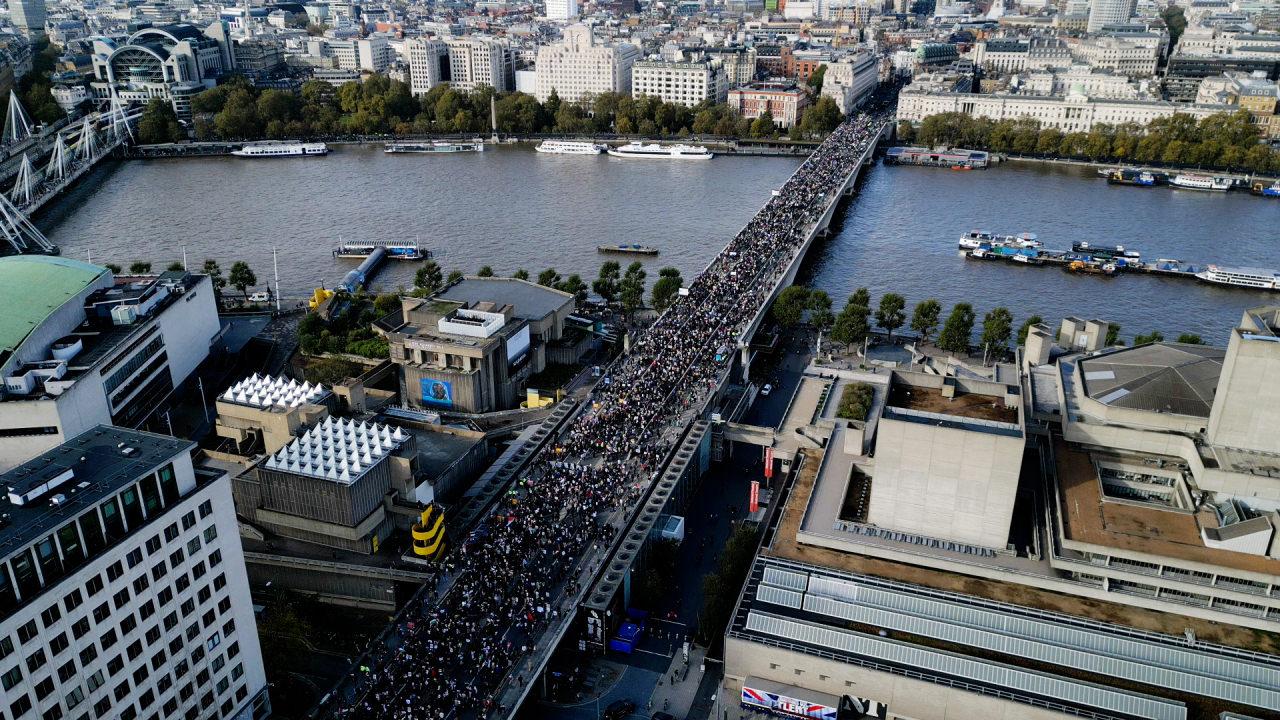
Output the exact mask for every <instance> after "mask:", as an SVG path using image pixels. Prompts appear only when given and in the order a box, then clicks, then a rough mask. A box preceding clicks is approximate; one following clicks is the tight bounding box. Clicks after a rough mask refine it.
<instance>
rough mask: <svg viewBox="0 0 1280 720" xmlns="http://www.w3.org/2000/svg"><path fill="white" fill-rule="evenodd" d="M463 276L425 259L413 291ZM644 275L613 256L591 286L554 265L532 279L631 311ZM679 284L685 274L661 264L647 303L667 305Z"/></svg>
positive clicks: (521, 272) (521, 276)
mask: <svg viewBox="0 0 1280 720" xmlns="http://www.w3.org/2000/svg"><path fill="white" fill-rule="evenodd" d="M476 275H477V276H479V277H494V272H493V267H492V266H490V265H485V266H483V267H481V268H480V270H479V272H477V273H476ZM511 277H513V278H515V279H517V280H529V279H530V277H531V276H530V274H529V271H528V270H525V269H524V268H520V269H518V270H516V271H515V272H514V273H512V275H511ZM462 278H463V273H462V271H461V270H453V271H451V272H450V273H449V274H448V276H445V274H444V271H443V270H442V269H441V268H440V264H439V263H437V262H436V261H435V260H428V261H426V262H425V263H423V264H422V267H420V268H418V271H417V273H416V274H415V275H414V278H413V287H414V290H413V293H414V294H415V295H417V296H419V297H426V296H428V295H431V294H433V293H435V292H437V291H439V290H440V289H441V288H443V287H445V286H446V285H451V284H453V283H455V282H457V281H458V280H461V279H462ZM647 278H648V272H647V271H646V270H645V269H644V265H642V264H640V263H638V262H633V263H631V264H630V265H628V266H627V269H626V271H625V272H624V271H623V269H622V265H621V264H619V263H618V262H617V261H615V260H609V261H606V262H605V263H604V264H603V265H601V266H600V274H599V275H598V276H597V277H596V279H595V280H593V281H591V285H590V286H588V285H587V283H586V281H584V280H583V279H582V276H581V275H579V274H577V273H573V274H571V275H569V276H568V277H561V275H560V272H559V271H557V270H556V269H555V268H554V267H550V268H547V269H546V270H543V271H542V272H540V273H538V276H537V278H536V279H535V282H537V283H538V284H539V285H542V286H544V287H549V288H555V289H556V290H560V291H562V292H567V293H569V294H570V295H573V296H574V299H575V300H576V301H577V302H578V303H579V304H581V303H583V302H584V301H586V299H587V293H588V290H590V291H591V292H594V293H595V294H596V295H599V296H600V298H601V299H602V300H604V302H605V303H606V304H608V305H618V306H620V307H621V308H622V310H623V311H624V312H626V313H627V314H633V313H635V312H636V311H638V310H641V309H643V308H644V306H645V305H644V291H645V280H646V279H647ZM682 287H684V278H683V277H681V275H680V270H679V269H677V268H674V267H670V266H668V267H664V268H662V269H661V270H659V271H658V279H657V281H656V282H655V283H654V284H653V288H652V289H651V292H650V296H649V303H650V307H652V308H653V309H654V310H657V311H658V312H661V311H663V310H665V309H667V308H668V307H670V306H671V304H672V303H674V302H675V301H676V298H677V297H678V296H679V294H680V288H682Z"/></svg>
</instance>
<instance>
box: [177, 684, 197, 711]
mask: <svg viewBox="0 0 1280 720" xmlns="http://www.w3.org/2000/svg"><path fill="white" fill-rule="evenodd" d="M195 692H196V691H195V689H194V688H192V687H191V683H187V684H186V685H183V686H182V687H181V688H180V689H179V690H178V697H179V698H181V699H182V701H183V702H186V701H187V699H188V698H190V697H191V696H192V695H194V694H195ZM192 709H195V708H192Z"/></svg>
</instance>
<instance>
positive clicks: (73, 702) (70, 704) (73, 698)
mask: <svg viewBox="0 0 1280 720" xmlns="http://www.w3.org/2000/svg"><path fill="white" fill-rule="evenodd" d="M66 701H67V709H68V710H70V709H72V708H74V707H75V706H77V705H79V704H80V703H82V702H84V690H82V689H81V688H80V686H79V685H77V686H75V687H74V688H72V689H71V692H69V693H67V697H66Z"/></svg>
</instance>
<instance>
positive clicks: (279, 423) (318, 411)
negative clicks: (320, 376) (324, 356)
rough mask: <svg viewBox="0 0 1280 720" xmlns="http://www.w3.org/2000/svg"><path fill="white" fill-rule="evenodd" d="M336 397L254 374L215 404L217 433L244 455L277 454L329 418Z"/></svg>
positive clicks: (322, 389)
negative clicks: (310, 428) (304, 432)
mask: <svg viewBox="0 0 1280 720" xmlns="http://www.w3.org/2000/svg"><path fill="white" fill-rule="evenodd" d="M335 400H336V398H335V397H334V395H333V393H332V392H330V391H329V389H328V388H326V387H325V386H323V385H321V384H319V383H317V384H315V385H312V384H311V383H307V382H303V383H299V382H298V381H296V380H291V379H286V378H283V377H272V376H270V375H265V376H259V375H258V374H257V373H254V374H253V375H252V376H250V377H247V378H245V379H243V380H241V381H239V382H237V383H235V384H233V385H232V386H231V387H229V388H227V389H226V390H225V391H223V393H222V394H221V395H219V396H218V399H217V400H216V401H215V403H214V405H215V407H216V408H217V411H218V419H217V421H216V422H215V424H214V432H215V433H217V435H218V436H219V437H223V438H227V439H228V440H231V441H233V442H234V443H235V446H236V449H237V450H238V451H239V452H241V453H242V454H243V453H248V452H255V451H256V452H265V453H274V452H276V451H278V450H279V449H280V448H282V447H284V446H285V445H287V444H289V443H290V442H292V441H293V440H294V439H295V438H297V436H298V435H299V434H300V433H301V432H302V430H303V429H304V428H306V427H310V426H312V425H315V424H316V423H318V422H320V421H321V420H323V419H324V418H326V417H328V416H329V414H330V413H331V412H332V411H333V409H334V407H333V406H334V404H335Z"/></svg>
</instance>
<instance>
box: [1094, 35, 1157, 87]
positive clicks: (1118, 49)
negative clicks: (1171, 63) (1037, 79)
mask: <svg viewBox="0 0 1280 720" xmlns="http://www.w3.org/2000/svg"><path fill="white" fill-rule="evenodd" d="M1166 42H1167V39H1166V38H1165V36H1163V35H1161V34H1158V33H1141V34H1126V35H1106V36H1103V37H1097V38H1087V39H1085V40H1081V41H1080V42H1079V43H1078V44H1076V45H1075V46H1073V47H1072V50H1071V55H1072V57H1074V58H1075V59H1076V60H1078V61H1080V62H1083V63H1086V64H1088V65H1090V66H1092V67H1094V68H1099V69H1105V70H1114V71H1115V72H1117V73H1120V74H1122V75H1128V76H1130V77H1151V76H1153V75H1155V74H1156V67H1157V65H1159V63H1160V58H1161V57H1162V55H1163V52H1164V47H1165V44H1166Z"/></svg>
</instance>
